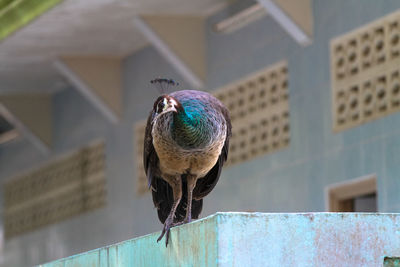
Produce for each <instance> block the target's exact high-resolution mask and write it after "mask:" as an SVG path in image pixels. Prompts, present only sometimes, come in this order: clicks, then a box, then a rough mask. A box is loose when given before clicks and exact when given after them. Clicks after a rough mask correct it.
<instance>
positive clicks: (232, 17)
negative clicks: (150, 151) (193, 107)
mask: <svg viewBox="0 0 400 267" xmlns="http://www.w3.org/2000/svg"><path fill="white" fill-rule="evenodd" d="M0 39H1V42H0V179H1V185H0V187H1V190H0V192H1V193H0V194H1V200H0V213H1V217H0V266H31V265H34V264H40V263H43V262H48V261H51V260H55V259H58V258H61V257H66V256H70V255H73V254H76V253H80V252H83V251H87V250H91V249H94V248H98V247H102V246H106V245H110V244H113V243H116V242H119V241H123V240H126V239H130V238H134V237H137V236H141V235H144V234H148V233H151V232H155V231H159V230H160V229H161V223H160V222H159V221H158V218H157V215H156V210H155V209H154V208H153V203H152V200H151V197H150V194H149V191H148V189H147V186H146V178H145V175H144V171H143V165H142V145H143V144H142V142H143V131H144V124H145V122H144V120H145V119H146V117H147V115H148V112H149V111H150V109H151V108H152V105H153V102H154V100H155V99H156V97H157V96H158V94H159V91H158V89H157V88H156V87H155V86H154V85H151V84H150V80H152V79H154V78H158V77H162V78H172V79H174V80H175V81H177V82H179V83H180V84H179V86H177V87H171V88H168V90H169V91H174V90H182V89H198V90H205V91H209V92H211V93H213V94H214V95H215V96H217V97H218V98H219V99H221V101H222V102H223V103H224V104H225V105H226V106H227V107H228V108H229V110H230V112H231V116H232V123H233V137H232V142H231V147H230V155H229V160H228V162H227V164H226V167H224V170H223V172H222V176H221V178H220V180H219V183H218V185H217V186H216V188H215V189H214V191H213V192H212V193H211V194H210V195H209V196H208V197H207V198H206V199H205V203H204V210H203V212H202V216H203V217H205V216H207V215H210V214H213V213H215V212H217V211H249V212H253V211H257V212H322V211H349V212H352V211H353V212H354V211H359V212H363V211H365V212H376V211H378V212H399V211H400V198H399V192H400V153H399V152H400V114H399V113H398V112H397V111H399V110H400V74H399V73H400V2H399V1H397V0H386V1H374V0H336V1H324V0H296V1H290V0H259V1H247V0H245V1H239V0H237V1H234V0H203V1H196V0H163V1H161V0H140V1H133V0H85V1H80V0H41V1H40V0H0Z"/></svg>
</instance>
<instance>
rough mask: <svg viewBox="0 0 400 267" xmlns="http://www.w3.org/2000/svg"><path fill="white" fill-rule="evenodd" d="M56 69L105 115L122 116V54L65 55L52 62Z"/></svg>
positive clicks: (110, 116)
mask: <svg viewBox="0 0 400 267" xmlns="http://www.w3.org/2000/svg"><path fill="white" fill-rule="evenodd" d="M55 66H56V68H57V69H58V71H59V72H60V73H61V74H62V75H63V76H64V77H65V78H66V79H67V80H68V81H69V82H70V83H71V84H72V85H73V86H74V87H75V88H76V89H77V90H78V91H79V92H80V93H81V94H82V95H83V96H84V97H86V98H87V99H88V101H89V102H91V103H92V104H93V105H94V106H95V107H96V108H97V109H98V110H99V111H100V112H101V113H102V114H103V115H104V116H105V117H106V118H107V119H109V120H110V121H111V122H113V123H117V122H118V121H119V118H120V117H121V116H122V70H121V58H117V57H101V56H91V57H89V56H79V57H78V56H64V57H61V58H60V59H59V60H57V61H56V62H55Z"/></svg>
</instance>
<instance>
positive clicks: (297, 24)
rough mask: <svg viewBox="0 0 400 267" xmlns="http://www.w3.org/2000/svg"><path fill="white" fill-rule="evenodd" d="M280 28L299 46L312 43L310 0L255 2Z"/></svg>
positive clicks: (262, 0) (259, 0) (267, 0)
mask: <svg viewBox="0 0 400 267" xmlns="http://www.w3.org/2000/svg"><path fill="white" fill-rule="evenodd" d="M257 1H258V2H259V3H260V4H261V5H262V6H263V7H264V8H265V9H266V10H267V12H268V13H269V14H270V15H271V16H272V17H273V18H274V19H275V20H276V22H278V23H279V24H280V25H281V26H282V28H283V29H284V30H285V31H286V32H288V33H289V34H290V36H292V37H293V39H295V40H296V42H298V43H299V44H301V45H308V44H310V43H311V41H312V34H313V13H312V0H296V1H292V0H257Z"/></svg>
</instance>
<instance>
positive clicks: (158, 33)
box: [134, 16, 207, 88]
mask: <svg viewBox="0 0 400 267" xmlns="http://www.w3.org/2000/svg"><path fill="white" fill-rule="evenodd" d="M134 23H135V26H136V27H137V28H138V29H139V30H140V31H141V32H142V33H143V34H144V35H145V36H146V37H147V39H148V40H149V42H150V43H151V44H152V45H153V46H154V47H155V48H156V49H157V50H158V51H159V52H160V54H161V55H162V56H164V57H165V59H166V60H167V61H168V62H169V63H170V64H171V65H172V66H173V67H174V68H175V69H176V70H177V71H178V72H179V73H180V74H181V75H182V76H183V78H184V79H185V80H186V81H187V82H188V83H189V84H190V85H191V86H193V87H194V88H201V87H203V81H204V80H205V78H206V72H207V71H206V49H205V19H204V18H203V17H197V16H140V17H139V16H138V17H136V18H135V19H134Z"/></svg>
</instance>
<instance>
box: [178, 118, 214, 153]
mask: <svg viewBox="0 0 400 267" xmlns="http://www.w3.org/2000/svg"><path fill="white" fill-rule="evenodd" d="M202 118H204V115H202V114H201V113H200V112H185V111H181V112H178V113H175V114H174V119H173V123H172V128H171V131H172V133H171V134H172V138H173V139H174V140H175V142H176V143H177V144H178V145H179V146H181V147H182V148H185V149H193V148H202V147H204V146H205V145H206V144H207V143H208V142H209V140H210V135H209V134H208V131H207V129H206V125H205V124H204V120H203V119H202Z"/></svg>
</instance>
